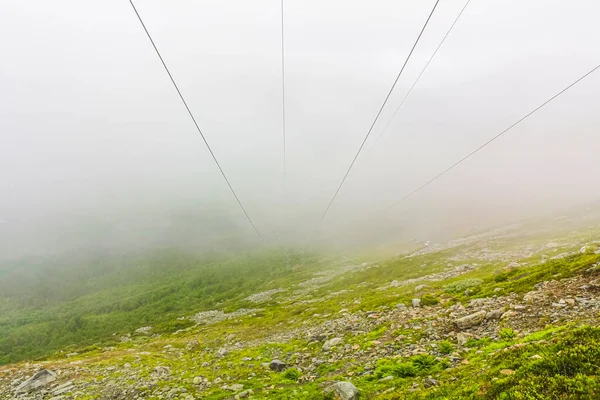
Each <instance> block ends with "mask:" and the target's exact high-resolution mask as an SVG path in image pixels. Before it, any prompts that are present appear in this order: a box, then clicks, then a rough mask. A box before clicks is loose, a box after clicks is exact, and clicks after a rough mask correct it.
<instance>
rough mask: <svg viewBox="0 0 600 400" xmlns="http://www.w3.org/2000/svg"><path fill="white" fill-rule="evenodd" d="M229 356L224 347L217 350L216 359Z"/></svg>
mask: <svg viewBox="0 0 600 400" xmlns="http://www.w3.org/2000/svg"><path fill="white" fill-rule="evenodd" d="M228 354H229V350H227V349H226V348H225V347H221V348H220V349H219V350H217V357H220V358H223V357H225V356H227V355H228Z"/></svg>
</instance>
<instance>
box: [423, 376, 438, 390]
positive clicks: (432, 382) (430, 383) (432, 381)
mask: <svg viewBox="0 0 600 400" xmlns="http://www.w3.org/2000/svg"><path fill="white" fill-rule="evenodd" d="M423 386H425V387H426V388H428V387H432V386H439V383H438V381H436V380H435V379H433V378H426V379H425V381H424V382H423Z"/></svg>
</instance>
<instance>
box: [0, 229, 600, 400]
mask: <svg viewBox="0 0 600 400" xmlns="http://www.w3.org/2000/svg"><path fill="white" fill-rule="evenodd" d="M520 229H521V227H519V226H513V227H510V228H505V229H502V230H498V231H493V232H489V233H486V234H482V235H479V236H474V237H470V238H465V239H461V240H456V241H453V242H450V243H446V244H439V245H429V246H425V247H424V248H422V249H421V250H419V251H415V252H413V253H410V254H406V255H399V256H398V257H397V258H394V259H391V260H378V261H377V262H372V261H366V260H360V261H359V260H354V261H353V262H352V263H346V264H345V265H334V266H332V267H331V268H330V269H326V270H324V271H316V272H314V275H313V276H312V277H310V278H308V279H304V280H302V281H298V282H286V284H287V286H280V287H277V286H276V285H278V284H281V282H270V283H269V284H268V285H265V290H263V291H260V292H257V293H249V294H248V295H247V296H245V297H244V301H245V302H246V303H245V304H247V305H248V307H240V308H238V309H236V310H203V311H202V310H199V312H198V313H196V314H195V315H191V316H189V319H191V320H192V321H194V323H195V324H196V325H195V326H193V327H190V328H185V329H181V330H178V331H175V332H173V333H171V334H162V335H160V334H154V333H153V330H152V327H151V326H144V327H140V328H139V329H137V330H135V331H133V332H130V333H128V334H126V335H121V336H119V338H118V340H116V341H115V343H114V345H112V346H101V345H91V346H87V347H83V348H80V349H76V350H74V351H70V352H68V353H67V352H66V351H65V352H61V353H58V354H56V355H55V356H53V357H50V358H49V359H47V360H40V361H35V362H33V361H30V362H25V363H20V364H16V365H6V366H2V367H0V399H13V398H16V399H22V400H25V399H32V400H33V399H45V400H48V399H52V400H62V399H64V400H66V399H81V400H84V399H166V400H174V399H181V400H192V399H241V398H248V399H261V398H269V399H271V398H274V399H327V398H338V399H343V400H352V399H358V398H359V397H360V398H366V399H394V398H395V399H404V398H431V399H435V398H439V399H445V398H448V399H450V398H498V396H500V395H502V396H504V397H501V398H515V399H518V398H559V397H561V398H598V397H595V396H596V395H597V394H600V392H597V390H598V386H597V384H595V383H591V382H592V381H591V380H595V377H594V375H595V373H592V372H589V371H588V369H590V368H592V367H590V365H593V363H591V361H589V360H588V358H590V357H591V356H590V355H589V354H588V353H587V352H589V351H597V350H594V349H596V348H598V346H591V345H590V348H589V349H588V347H586V343H588V342H589V343H595V342H594V340H596V339H595V338H596V336H595V335H596V331H595V330H594V329H595V327H596V326H597V322H598V315H599V311H600V242H598V240H597V239H598V238H600V235H598V232H597V231H595V230H585V231H574V232H569V233H561V235H560V236H549V235H548V234H537V236H535V237H532V236H531V235H528V236H524V235H523V234H522V233H521V232H520V231H519V230H520ZM253 306H254V307H253ZM582 329H583V331H582ZM586 329H587V330H586ZM590 329H591V330H590ZM579 332H584V333H581V334H580V333H579ZM569 335H575V336H574V338H573V337H571V336H569ZM577 335H579V336H577ZM586 335H588V336H589V337H588V336H586ZM599 338H600V335H599ZM574 340H578V342H577V343H578V344H577V346H581V347H577V349H578V353H576V354H575V355H570V354H571V353H569V351H571V350H572V349H573V348H575V347H576V346H575V347H574V346H573V345H572V344H571V345H569V343H573V341H574ZM551 346H555V347H556V348H557V349H560V350H558V351H553V350H551V349H554V347H551ZM560 346H564V350H563V347H560ZM549 349H550V350H549ZM567 355H568V357H569V358H568V363H569V364H568V366H566V364H564V363H565V361H564V360H563V361H561V362H563V365H565V366H564V368H563V369H560V368H558V367H556V370H554V369H551V368H555V367H554V364H556V363H558V361H556V358H557V357H558V358H560V357H567ZM578 357H579V358H578ZM594 362H595V361H594ZM544 363H546V364H547V365H546V364H544ZM590 363H591V364H590ZM580 364H581V365H580ZM588 364H589V365H588ZM543 368H546V369H547V370H549V371H554V372H552V373H551V374H550V375H548V379H551V381H549V382H555V381H556V382H555V383H551V384H548V385H541V384H540V385H539V387H538V386H535V387H534V386H532V385H534V384H535V380H534V379H528V378H527V377H528V376H529V375H528V374H531V373H533V372H531V371H534V372H535V373H536V374H537V375H540V374H542V375H543V373H542V372H541V371H542V370H543ZM569 368H571V369H573V371H575V372H573V371H571V370H570V369H569ZM586 368H587V369H586ZM595 368H596V369H597V368H598V367H595ZM530 369H531V371H530ZM544 371H546V370H544ZM569 379H573V380H577V381H576V382H571V381H569ZM586 385H587V386H586ZM575 387H578V388H579V389H575ZM514 388H518V390H517V389H514ZM582 388H583V389H582ZM544 390H554V391H556V392H552V393H550V392H548V393H542V392H543V391H544ZM577 390H579V392H578V391H577ZM582 390H583V391H582ZM519 393H525V394H528V396H530V397H519V396H520V395H519ZM536 393H537V394H536ZM557 393H560V396H559V395H558V394H557ZM554 394H557V395H556V397H554Z"/></svg>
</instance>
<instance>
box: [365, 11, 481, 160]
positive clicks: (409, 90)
mask: <svg viewBox="0 0 600 400" xmlns="http://www.w3.org/2000/svg"><path fill="white" fill-rule="evenodd" d="M470 2H471V0H467V2H466V3H465V5H464V7H463V8H462V10H460V13H459V14H458V16H457V17H456V19H455V20H454V22H453V23H452V25H451V26H450V29H448V32H446V34H445V35H444V37H443V38H442V41H441V42H440V44H439V45H438V46H437V48H436V49H435V51H434V52H433V54H432V55H431V57H429V60H428V61H427V64H425V66H424V67H423V69H422V70H421V73H419V76H417V79H416V80H415V82H414V83H413V84H412V86H411V87H410V89H408V92H406V95H404V98H403V99H402V101H401V102H400V104H399V105H398V108H396V111H394V114H393V115H392V117H391V118H390V120H389V121H388V123H387V124H386V125H385V127H384V128H383V130H382V131H381V133H380V134H379V136H378V137H377V139H375V143H373V146H371V149H370V150H369V151H371V150H373V148H374V147H375V146H376V145H377V142H379V139H381V137H382V136H383V134H384V133H385V131H386V129H387V128H388V126H390V124H391V123H392V121H393V120H394V118H395V117H396V114H398V111H400V108H402V106H403V105H404V102H405V101H406V99H407V98H408V96H410V94H411V92H412V91H413V89H414V88H415V86H416V85H417V83H418V82H419V80H420V79H421V77H422V76H423V74H424V73H425V70H426V69H427V67H429V64H431V61H432V60H433V58H434V57H435V55H436V54H437V52H438V51H439V50H440V48H441V47H442V45H443V44H444V42H445V41H446V38H447V37H448V35H450V32H452V29H454V25H456V23H457V22H458V20H459V19H460V17H461V16H462V15H463V12H464V11H465V9H466V8H467V6H468V5H469V3H470Z"/></svg>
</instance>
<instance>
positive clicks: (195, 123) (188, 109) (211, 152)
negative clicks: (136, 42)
mask: <svg viewBox="0 0 600 400" xmlns="http://www.w3.org/2000/svg"><path fill="white" fill-rule="evenodd" d="M129 4H131V7H132V8H133V11H134V12H135V15H137V17H138V19H139V21H140V24H142V27H143V28H144V31H145V32H146V35H147V36H148V39H150V43H152V47H154V50H155V51H156V54H157V55H158V58H159V59H160V62H161V63H162V65H163V67H164V68H165V71H167V74H168V75H169V78H170V79H171V82H172V83H173V86H175V90H177V94H178V95H179V98H180V99H181V101H182V102H183V105H184V106H185V109H186V110H187V112H188V114H189V115H190V118H191V119H192V121H193V122H194V125H195V126H196V129H197V130H198V133H199V134H200V136H201V137H202V140H203V141H204V144H205V145H206V148H207V149H208V151H209V153H210V155H211V156H212V158H213V160H214V162H215V164H217V167H218V168H219V171H221V175H223V178H224V179H225V182H226V183H227V186H229V189H230V190H231V193H233V197H235V199H236V201H237V203H238V204H239V205H240V208H241V209H242V211H243V212H244V215H246V218H247V219H248V222H250V225H252V228H254V231H255V232H256V234H257V235H258V236H259V237H260V238H261V240H264V239H263V237H262V235H261V234H260V232H259V231H258V229H257V228H256V225H254V222H252V219H251V218H250V215H248V212H247V211H246V209H245V208H244V206H243V205H242V202H241V201H240V199H239V197H238V195H237V194H236V193H235V190H233V186H231V183H230V182H229V179H227V175H225V172H224V171H223V168H221V164H219V161H218V160H217V157H216V156H215V153H213V150H212V148H211V147H210V145H209V144H208V141H207V140H206V138H205V137H204V134H203V133H202V131H201V130H200V127H199V126H198V123H197V122H196V118H194V114H192V111H191V110H190V108H189V107H188V105H187V102H186V101H185V99H184V98H183V95H182V94H181V91H180V90H179V86H177V83H175V79H173V75H171V71H170V70H169V68H168V67H167V64H166V63H165V61H164V60H163V58H162V56H161V54H160V52H159V51H158V48H157V47H156V44H155V43H154V40H152V36H150V32H148V29H147V28H146V25H145V24H144V21H143V20H142V17H141V16H140V13H139V12H138V10H137V8H135V4H133V0H129Z"/></svg>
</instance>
